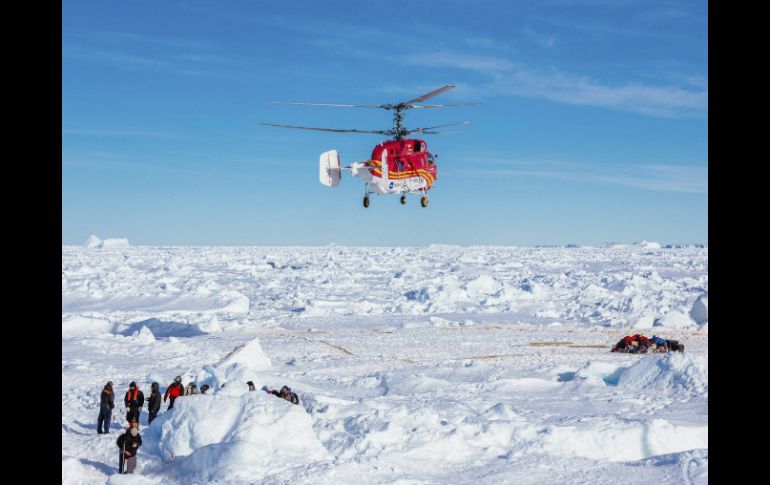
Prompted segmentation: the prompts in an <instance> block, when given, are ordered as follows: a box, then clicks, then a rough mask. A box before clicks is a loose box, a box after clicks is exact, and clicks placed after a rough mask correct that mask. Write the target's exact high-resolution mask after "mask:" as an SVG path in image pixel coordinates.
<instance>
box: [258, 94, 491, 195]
mask: <svg viewBox="0 0 770 485" xmlns="http://www.w3.org/2000/svg"><path fill="white" fill-rule="evenodd" d="M454 87H455V85H454V84H447V85H446V86H443V87H441V88H438V89H436V90H434V91H431V92H429V93H426V94H423V95H422V96H418V97H416V98H414V99H410V100H409V101H405V102H402V103H396V104H380V105H361V104H330V103H294V102H286V101H269V102H268V103H272V104H294V105H305V106H332V107H346V108H380V109H385V110H392V111H393V128H391V129H390V130H352V129H351V130H343V129H335V128H312V127H307V126H294V125H277V124H273V123H261V124H262V125H265V126H273V127H277V128H293V129H297V130H314V131H331V132H335V133H366V134H378V135H386V136H390V137H392V139H389V140H385V141H383V142H381V143H379V144H378V145H376V146H375V147H374V148H373V149H372V156H371V158H370V159H369V160H366V161H363V162H353V163H351V164H350V165H347V166H344V167H342V166H340V156H339V153H337V150H328V151H326V152H324V153H322V154H321V157H320V159H319V180H320V182H321V183H322V184H323V185H326V186H327V187H336V186H338V185H339V184H340V180H341V176H342V170H348V171H349V172H350V175H351V176H353V177H359V178H360V179H361V180H362V181H363V182H364V200H363V203H364V207H369V196H370V195H371V194H377V195H392V194H401V205H405V204H406V195H407V194H418V195H421V197H420V205H421V206H422V207H427V206H428V191H429V190H431V189H432V188H433V184H434V182H435V181H436V178H437V176H438V175H437V171H436V168H437V162H436V159H437V158H438V155H434V154H432V153H430V151H428V145H427V144H426V143H425V141H424V140H421V139H417V138H407V136H409V135H412V134H417V135H433V134H440V133H450V132H446V131H435V129H436V128H444V127H447V126H457V125H468V124H470V121H461V122H457V123H449V124H445V125H437V126H429V127H425V128H415V129H412V130H407V129H406V128H404V113H403V112H404V111H406V110H408V109H424V108H445V107H454V106H476V105H478V104H479V103H471V104H412V103H421V102H423V101H426V100H428V99H430V98H432V97H434V96H437V95H439V94H441V93H443V92H445V91H448V90H450V89H452V88H454Z"/></svg>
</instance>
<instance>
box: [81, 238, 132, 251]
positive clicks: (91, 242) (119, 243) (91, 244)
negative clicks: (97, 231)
mask: <svg viewBox="0 0 770 485" xmlns="http://www.w3.org/2000/svg"><path fill="white" fill-rule="evenodd" d="M84 246H85V247H87V248H91V249H101V248H127V247H129V244H128V239H127V238H113V239H104V240H101V239H99V238H98V237H96V236H94V235H93V234H92V235H91V236H89V237H88V239H87V240H86V242H85V245H84Z"/></svg>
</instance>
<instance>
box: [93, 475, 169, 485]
mask: <svg viewBox="0 0 770 485" xmlns="http://www.w3.org/2000/svg"><path fill="white" fill-rule="evenodd" d="M100 483H101V482H100ZM160 483H163V478H151V477H145V476H143V475H137V474H132V475H118V474H117V473H116V474H115V475H110V478H109V480H107V482H106V483H105V485H156V484H160Z"/></svg>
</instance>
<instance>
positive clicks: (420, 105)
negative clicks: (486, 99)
mask: <svg viewBox="0 0 770 485" xmlns="http://www.w3.org/2000/svg"><path fill="white" fill-rule="evenodd" d="M453 106H481V103H464V104H413V105H412V106H411V107H412V108H449V107H453Z"/></svg>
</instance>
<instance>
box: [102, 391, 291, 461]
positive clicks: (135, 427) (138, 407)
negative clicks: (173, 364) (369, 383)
mask: <svg viewBox="0 0 770 485" xmlns="http://www.w3.org/2000/svg"><path fill="white" fill-rule="evenodd" d="M246 384H248V386H249V391H256V390H257V388H256V386H254V383H253V382H252V381H248V382H247V383H246ZM222 386H224V384H222ZM151 389H152V390H151V391H150V397H148V398H145V397H144V393H143V392H142V391H141V390H139V387H138V386H137V385H136V382H131V384H129V385H128V391H126V394H125V396H124V397H123V404H124V405H125V407H126V421H127V422H128V429H126V432H125V433H123V434H121V435H120V436H118V440H117V445H118V448H120V460H119V471H120V473H134V469H135V468H136V453H137V451H138V450H139V447H140V446H142V436H141V435H140V434H139V415H140V414H141V412H142V409H143V408H144V403H145V402H147V411H148V412H149V416H148V417H147V423H148V424H149V423H152V420H153V419H155V418H156V417H157V416H158V412H159V411H160V403H161V397H160V384H158V383H157V382H153V383H152V385H151ZM208 389H209V386H208V385H207V384H204V385H202V386H201V388H200V394H206V391H207V390H208ZM262 390H263V391H265V392H267V393H268V394H273V395H275V396H278V397H281V398H283V399H285V400H287V401H289V402H290V403H292V404H299V397H298V396H297V394H296V393H294V392H292V390H291V388H290V387H288V386H283V387H282V388H281V390H280V391H276V390H274V389H269V388H268V387H267V386H263V387H262ZM191 394H198V389H197V386H196V384H195V383H194V382H190V383H189V384H188V385H187V386H186V387H185V386H183V385H182V376H176V377H175V378H174V382H172V383H171V384H170V385H169V386H168V387H167V388H166V393H165V394H164V396H163V402H164V403H165V402H166V401H170V402H169V405H168V408H167V410H170V409H172V408H173V407H174V401H175V400H176V399H177V398H178V397H181V396H189V395H191ZM114 408H115V393H114V390H113V383H112V381H107V384H105V385H104V388H103V389H102V392H101V395H100V403H99V417H98V418H97V422H96V432H97V433H98V434H109V433H110V421H111V420H112V410H113V409H114Z"/></svg>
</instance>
